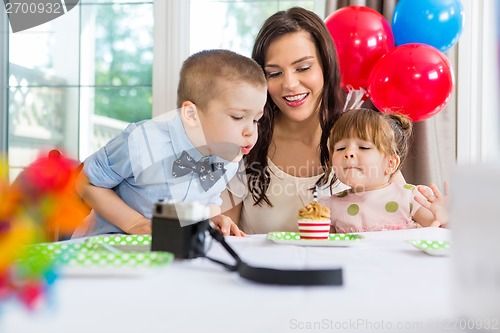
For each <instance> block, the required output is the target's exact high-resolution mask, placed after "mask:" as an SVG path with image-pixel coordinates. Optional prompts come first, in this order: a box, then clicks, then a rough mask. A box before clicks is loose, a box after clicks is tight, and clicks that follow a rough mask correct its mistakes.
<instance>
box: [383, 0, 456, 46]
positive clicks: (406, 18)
mask: <svg viewBox="0 0 500 333" xmlns="http://www.w3.org/2000/svg"><path fill="white" fill-rule="evenodd" d="M463 16H464V7H463V5H462V3H461V2H460V1H459V0H400V1H399V2H398V4H397V5H396V8H395V9H394V14H393V15H392V32H393V34H394V41H395V42H396V45H402V44H408V43H423V44H428V45H431V46H434V47H435V48H437V49H439V50H440V51H442V52H446V51H448V50H449V49H450V48H451V47H452V46H453V45H455V44H456V43H457V42H458V39H459V38H460V35H461V34H462V29H463Z"/></svg>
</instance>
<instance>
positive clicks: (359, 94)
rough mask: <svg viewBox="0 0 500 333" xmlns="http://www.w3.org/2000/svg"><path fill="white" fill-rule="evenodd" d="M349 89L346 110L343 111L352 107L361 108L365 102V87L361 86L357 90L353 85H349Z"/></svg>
mask: <svg viewBox="0 0 500 333" xmlns="http://www.w3.org/2000/svg"><path fill="white" fill-rule="evenodd" d="M347 89H348V93H347V97H346V100H345V104H344V110H343V111H342V112H346V111H347V110H350V109H357V108H359V107H360V106H361V105H362V104H363V102H364V101H363V97H364V96H365V94H366V90H365V89H363V88H359V89H357V90H354V89H353V88H352V86H348V87H347ZM351 100H352V102H351ZM349 104H351V106H349Z"/></svg>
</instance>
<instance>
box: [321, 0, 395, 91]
mask: <svg viewBox="0 0 500 333" xmlns="http://www.w3.org/2000/svg"><path fill="white" fill-rule="evenodd" d="M325 25H326V27H327V28H328V31H329V32H330V35H331V36H332V39H333V42H334V43H335V46H336V48H337V53H338V56H339V65H340V73H341V77H342V81H341V85H342V87H343V88H344V89H346V90H348V89H347V88H348V86H352V88H353V89H355V90H357V89H359V88H366V87H368V79H369V76H370V72H371V70H372V68H373V66H374V65H375V64H376V63H377V61H378V60H379V59H380V58H381V57H382V56H383V55H384V54H386V53H387V52H389V50H391V49H393V48H394V36H393V34H392V30H391V27H390V25H389V23H388V22H387V20H386V19H385V18H384V17H383V16H382V14H380V13H379V12H377V11H375V10H373V9H371V8H369V7H365V6H347V7H343V8H340V9H338V10H336V11H335V12H333V13H332V14H331V15H330V16H328V17H327V18H326V19H325Z"/></svg>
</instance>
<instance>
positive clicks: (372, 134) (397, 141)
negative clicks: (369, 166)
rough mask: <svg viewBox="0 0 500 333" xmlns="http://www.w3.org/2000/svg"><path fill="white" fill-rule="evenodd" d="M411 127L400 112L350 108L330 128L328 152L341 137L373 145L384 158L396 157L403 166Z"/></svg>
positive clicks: (410, 123)
mask: <svg viewBox="0 0 500 333" xmlns="http://www.w3.org/2000/svg"><path fill="white" fill-rule="evenodd" d="M412 131H413V124H412V122H411V120H410V118H408V117H407V116H405V115H403V114H400V113H382V112H379V111H375V110H371V109H363V108H360V109H352V110H347V111H346V112H344V113H343V114H342V115H341V116H340V118H339V119H338V120H337V122H336V123H335V125H334V126H333V129H332V132H331V135H330V151H331V152H332V153H333V151H334V149H335V148H334V147H335V144H336V143H337V142H339V141H340V140H342V139H345V138H359V139H361V140H365V141H370V142H373V144H374V145H375V146H376V147H377V149H378V150H380V151H381V152H382V153H384V154H385V155H386V156H392V155H398V156H399V159H400V161H401V162H400V164H399V167H398V169H397V170H399V169H400V168H401V166H402V165H403V162H404V160H405V159H406V156H407V155H408V150H409V146H410V139H411V136H412Z"/></svg>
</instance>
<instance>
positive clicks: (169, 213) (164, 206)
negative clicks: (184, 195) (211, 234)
mask: <svg viewBox="0 0 500 333" xmlns="http://www.w3.org/2000/svg"><path fill="white" fill-rule="evenodd" d="M209 216H210V209H209V207H207V206H205V205H202V204H200V203H198V202H176V201H172V200H169V201H164V200H159V201H157V202H156V203H155V206H154V208H153V219H152V224H153V226H152V239H151V251H166V252H171V253H173V254H174V255H175V257H176V258H182V259H192V258H197V257H203V256H204V255H205V239H206V231H207V230H208V228H209V224H208V223H209V222H208V218H209Z"/></svg>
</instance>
